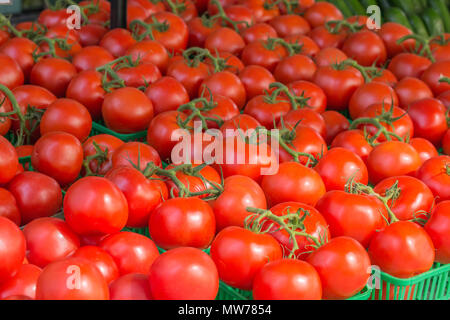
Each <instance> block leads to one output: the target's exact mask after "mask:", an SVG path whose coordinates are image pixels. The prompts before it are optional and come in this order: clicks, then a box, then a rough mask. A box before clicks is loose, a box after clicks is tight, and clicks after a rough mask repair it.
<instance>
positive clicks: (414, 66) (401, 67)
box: [388, 52, 431, 82]
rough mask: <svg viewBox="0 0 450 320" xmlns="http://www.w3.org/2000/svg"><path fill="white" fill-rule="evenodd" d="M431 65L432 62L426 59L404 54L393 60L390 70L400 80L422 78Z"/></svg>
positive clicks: (389, 66)
mask: <svg viewBox="0 0 450 320" xmlns="http://www.w3.org/2000/svg"><path fill="white" fill-rule="evenodd" d="M430 65H431V61H430V60H429V59H427V58H426V57H422V56H419V55H416V54H413V53H407V52H404V53H400V54H398V55H396V56H395V57H394V58H393V59H392V60H391V62H390V63H389V65H388V69H389V70H390V71H391V72H392V73H393V74H394V75H395V76H396V77H397V79H398V80H402V79H403V78H405V77H414V78H420V77H421V76H422V74H423V73H424V71H425V70H427V68H428V67H429V66H430ZM422 80H423V79H422ZM425 82H426V81H425Z"/></svg>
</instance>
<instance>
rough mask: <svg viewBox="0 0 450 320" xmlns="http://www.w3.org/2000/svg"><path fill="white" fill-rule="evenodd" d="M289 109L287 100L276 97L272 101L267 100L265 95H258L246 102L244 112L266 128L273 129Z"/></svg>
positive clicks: (289, 105)
mask: <svg viewBox="0 0 450 320" xmlns="http://www.w3.org/2000/svg"><path fill="white" fill-rule="evenodd" d="M289 110H291V104H290V102H289V100H287V99H284V98H278V99H276V100H275V101H274V102H272V101H268V100H267V96H266V95H259V96H255V97H254V98H252V99H250V100H249V101H248V102H247V104H246V106H245V109H244V113H246V114H249V115H251V116H252V117H253V118H255V119H256V120H258V122H260V123H261V124H262V125H263V126H264V127H266V128H267V129H273V127H274V126H275V125H276V123H277V122H278V120H279V119H280V118H281V117H283V116H284V115H285V114H286V113H288V112H289Z"/></svg>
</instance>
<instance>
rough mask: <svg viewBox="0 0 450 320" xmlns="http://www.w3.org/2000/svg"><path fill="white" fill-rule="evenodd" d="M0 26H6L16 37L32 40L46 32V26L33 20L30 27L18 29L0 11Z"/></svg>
mask: <svg viewBox="0 0 450 320" xmlns="http://www.w3.org/2000/svg"><path fill="white" fill-rule="evenodd" d="M0 27H6V28H7V29H8V30H9V32H11V33H12V34H13V36H15V37H17V38H28V39H30V40H34V39H36V38H37V37H40V36H42V35H43V34H45V33H46V32H47V28H46V27H45V26H41V25H39V24H37V23H35V22H33V23H32V24H31V29H29V30H18V29H17V28H16V27H14V26H13V25H12V23H11V21H10V20H9V19H8V18H7V17H6V16H5V15H3V14H1V13H0Z"/></svg>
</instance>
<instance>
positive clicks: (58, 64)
mask: <svg viewBox="0 0 450 320" xmlns="http://www.w3.org/2000/svg"><path fill="white" fill-rule="evenodd" d="M76 74H77V69H76V68H75V66H74V65H73V64H71V63H70V62H69V61H67V60H65V59H62V58H47V59H41V60H39V61H38V62H37V63H36V64H35V65H34V66H33V68H32V69H31V73H30V83H31V84H35V85H38V86H42V87H44V88H46V89H48V90H49V91H50V92H52V93H53V94H54V95H55V96H57V97H64V95H65V94H66V89H67V87H68V86H69V83H70V81H71V80H72V79H73V78H74V77H75V75H76Z"/></svg>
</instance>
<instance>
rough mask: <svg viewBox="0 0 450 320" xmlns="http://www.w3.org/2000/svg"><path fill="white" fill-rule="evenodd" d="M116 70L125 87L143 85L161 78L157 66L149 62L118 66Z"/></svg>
mask: <svg viewBox="0 0 450 320" xmlns="http://www.w3.org/2000/svg"><path fill="white" fill-rule="evenodd" d="M116 72H117V75H118V76H119V78H120V79H122V80H123V81H124V82H125V85H126V86H127V87H135V88H139V87H145V85H148V84H151V83H154V82H155V81H156V80H158V79H160V78H161V72H160V71H159V69H158V67H157V66H156V65H154V64H153V63H151V62H136V65H135V66H131V67H124V68H120V69H119V70H117V71H116Z"/></svg>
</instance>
